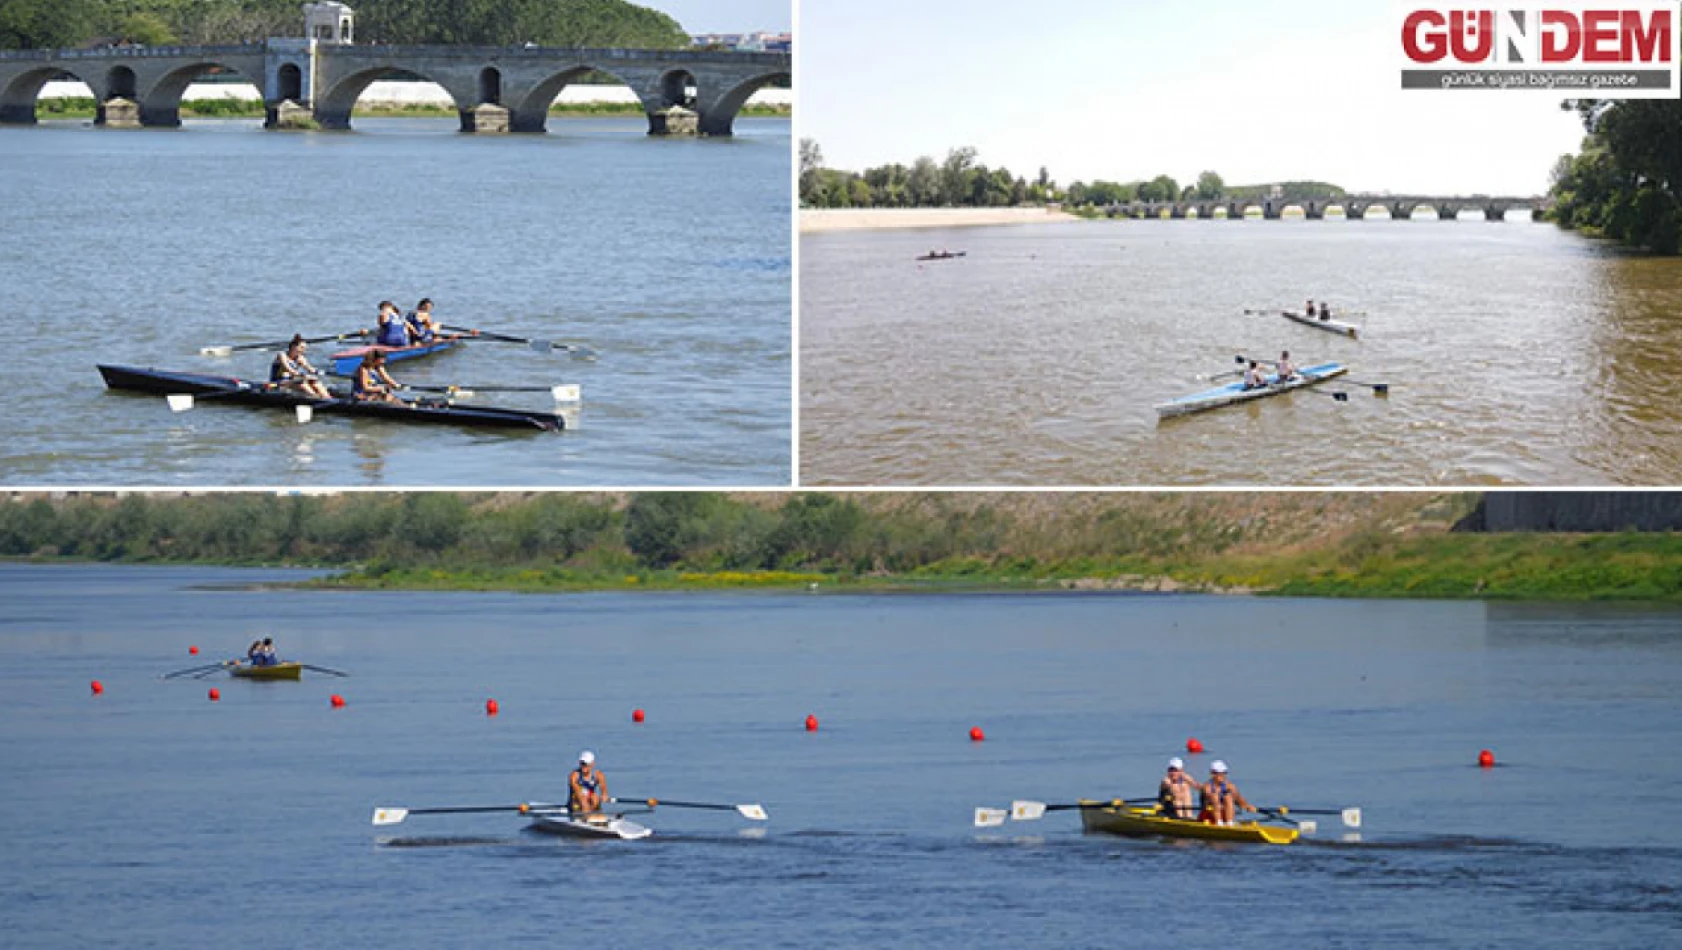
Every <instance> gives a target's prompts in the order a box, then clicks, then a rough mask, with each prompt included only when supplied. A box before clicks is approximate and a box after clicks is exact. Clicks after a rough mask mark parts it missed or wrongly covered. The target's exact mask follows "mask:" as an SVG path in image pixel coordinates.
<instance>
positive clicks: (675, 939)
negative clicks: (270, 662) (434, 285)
mask: <svg viewBox="0 0 1682 950" xmlns="http://www.w3.org/2000/svg"><path fill="white" fill-rule="evenodd" d="M285 576H295V575H285V574H279V573H276V572H240V571H232V570H214V569H196V568H189V569H166V568H113V567H104V566H86V567H82V566H76V567H66V566H52V567H38V566H19V565H0V603H4V604H5V610H4V611H3V612H0V762H3V763H4V768H3V769H0V800H4V801H5V802H6V803H7V807H6V808H5V809H4V810H3V811H0V823H3V826H0V836H3V838H4V840H5V841H6V858H7V860H6V861H4V862H3V863H0V932H4V933H6V934H7V937H6V943H7V945H8V946H20V947H46V946H65V945H73V944H111V943H120V944H122V945H125V946H170V947H175V946H188V945H210V944H218V945H227V946H249V947H270V946H272V947H290V946H296V945H299V944H300V943H310V942H315V941H319V940H322V939H324V936H325V935H329V934H330V935H332V939H333V940H334V942H336V943H339V944H343V945H349V946H354V945H369V944H380V945H403V946H418V947H435V946H436V947H445V946H461V945H466V944H473V945H486V946H489V945H504V944H533V945H554V944H556V943H557V942H565V943H569V944H570V943H575V942H576V943H580V944H582V943H586V942H589V943H594V944H597V945H609V946H670V945H753V946H835V947H858V946H894V947H901V946H903V947H925V946H941V947H976V946H983V947H1021V946H1094V947H1096V946H1161V945H1163V944H1164V943H1165V942H1171V941H1180V940H1212V941H1220V942H1235V943H1237V944H1241V945H1245V946H1262V947H1280V948H1286V947H1301V946H1355V945H1359V946H1363V947H1366V946H1417V945H1421V944H1424V945H1444V944H1448V945H1464V946H1511V947H1519V946H1527V947H1528V946H1542V945H1547V946H1632V945H1646V946H1664V945H1673V944H1675V943H1676V941H1677V939H1678V937H1679V936H1682V895H1679V894H1678V892H1677V887H1678V885H1677V882H1678V881H1679V880H1682V831H1679V830H1678V827H1677V825H1676V823H1674V822H1672V821H1668V820H1665V819H1664V816H1665V814H1666V812H1667V810H1668V808H1669V806H1670V804H1671V803H1673V802H1675V801H1677V800H1678V797H1679V795H1682V764H1679V763H1678V760H1677V757H1676V756H1675V754H1674V751H1673V750H1674V745H1675V737H1676V735H1677V733H1678V729H1679V727H1682V698H1679V697H1682V689H1679V687H1682V637H1679V634H1682V611H1677V610H1674V609H1670V610H1646V609H1636V608H1614V607H1555V606H1548V607H1528V606H1490V607H1485V606H1484V605H1479V604H1459V603H1388V602H1385V603H1377V602H1374V603H1364V602H1320V601H1291V600H1247V599H1237V598H1229V599H1221V598H1209V597H1170V596H1137V595H1135V596H1125V595H1108V594H1105V595H1071V596H1062V595H1053V596H1033V595H972V596H926V597H924V596H915V597H913V596H853V597H841V596H826V595H821V594H820V595H816V596H810V595H808V596H727V595H696V596H684V595H617V594H615V595H584V596H579V595H573V596H559V597H549V596H516V595H502V594H389V593H388V594H354V593H303V592H294V591H278V590H242V589H240V588H239V586H238V585H240V584H244V583H248V582H250V581H253V580H262V579H270V578H275V577H285ZM265 631H269V632H274V633H275V634H276V635H277V636H278V637H279V643H280V646H281V650H282V653H283V654H285V655H288V656H291V657H294V658H298V659H302V660H305V661H306V662H311V663H315V664H319V665H323V666H329V667H334V668H341V669H345V670H348V671H350V672H351V673H352V674H353V676H352V677H351V678H349V679H344V680H335V679H331V678H327V677H309V674H306V677H309V678H306V679H305V680H304V681H303V682H301V683H291V684H255V683H245V682H236V681H230V680H227V679H212V680H204V681H195V680H191V679H187V680H170V681H164V680H161V679H160V678H159V676H160V674H161V673H163V672H166V671H169V670H173V669H178V668H183V667H187V666H189V665H192V664H194V663H196V662H199V661H202V660H203V659H205V658H206V657H208V658H210V659H217V658H221V657H223V656H226V655H230V654H233V653H235V652H237V651H238V650H241V649H243V647H244V646H245V644H246V643H247V642H248V640H249V638H250V637H252V636H254V635H255V634H257V633H259V632H265ZM192 644H196V645H198V646H199V647H200V648H201V649H202V650H203V653H201V655H200V656H199V657H189V656H188V655H187V652H186V651H187V647H188V646H189V645H192ZM93 678H99V679H101V680H102V681H103V682H104V685H105V687H106V693H105V695H103V696H100V697H97V698H96V697H93V696H91V695H90V694H89V690H88V681H89V680H90V679H93ZM210 686H216V687H218V688H219V689H220V690H221V691H222V701H221V702H219V703H211V702H209V701H207V699H206V690H207V689H208V688H209V687H210ZM334 692H338V693H341V694H343V695H344V696H345V697H346V699H347V700H348V703H349V705H348V706H347V708H345V709H342V710H334V709H332V708H331V707H330V705H329V703H328V697H329V696H330V695H331V694H332V693H334ZM492 697H494V698H496V699H497V700H498V701H499V703H500V705H501V709H502V712H501V715H499V716H498V717H496V718H494V719H492V718H488V717H486V716H485V715H484V712H483V704H484V701H485V700H486V699H487V698H492ZM637 707H641V708H644V709H646V710H647V711H648V721H647V723H646V724H644V725H641V726H637V725H633V724H632V723H631V721H630V711H631V710H632V709H633V708H637ZM808 713H811V714H814V715H816V716H818V717H819V718H820V720H821V729H820V731H819V732H817V733H815V734H808V733H806V732H804V731H803V730H802V729H801V721H802V720H803V719H804V717H805V716H806V715H807V714H808ZM974 725H979V726H982V727H983V728H984V729H985V730H986V731H987V734H988V738H987V741H986V742H983V743H971V742H970V741H968V739H967V738H966V734H967V732H968V730H969V728H970V727H971V726H974ZM1188 736H1197V737H1199V738H1200V739H1201V740H1202V741H1203V742H1204V743H1205V744H1206V745H1207V747H1208V749H1209V751H1210V753H1211V755H1219V756H1221V757H1223V758H1225V759H1226V760H1227V761H1228V762H1229V763H1231V765H1232V767H1233V777H1234V778H1235V780H1236V781H1237V782H1238V784H1239V785H1240V787H1241V788H1242V789H1243V790H1244V791H1245V793H1246V795H1247V796H1249V797H1250V798H1251V799H1253V800H1256V801H1258V802H1264V803H1285V804H1295V805H1297V806H1299V807H1305V806H1330V807H1342V806H1347V805H1359V806H1361V807H1362V808H1363V809H1364V810H1365V818H1366V821H1365V826H1364V827H1363V828H1362V829H1361V831H1360V838H1361V840H1359V841H1345V840H1343V839H1342V834H1343V832H1342V829H1338V828H1336V827H1335V826H1334V822H1335V820H1334V819H1326V820H1325V821H1324V823H1323V824H1322V826H1321V831H1320V833H1319V834H1318V835H1317V836H1316V839H1315V840H1314V841H1313V842H1312V843H1308V844H1304V845H1302V846H1295V847H1291V848H1284V849H1264V848H1260V847H1224V848H1223V847H1211V846H1207V845H1200V844H1166V843H1155V842H1138V841H1126V840H1119V839H1110V838H1106V837H1087V836H1083V835H1082V834H1081V833H1080V831H1079V822H1078V819H1077V818H1075V817H1074V816H1073V815H1070V814H1067V813H1056V814H1052V815H1049V816H1047V818H1046V819H1045V820H1043V821H1040V822H1038V823H1033V824H1025V823H1018V824H1015V825H1013V826H1008V827H1005V828H1002V829H997V830H979V831H978V830H977V829H975V828H974V827H973V826H972V824H971V820H970V819H971V814H972V811H973V809H974V807H975V806H977V805H983V804H987V805H998V806H1002V805H1006V804H1008V802H1009V801H1010V800H1011V799H1012V798H1018V797H1020V798H1038V799H1042V800H1046V801H1051V802H1058V801H1068V800H1072V799H1073V798H1075V797H1079V796H1084V795H1102V796H1108V795H1127V796H1136V795H1145V794H1150V793H1151V791H1152V790H1153V789H1154V781H1155V778H1156V776H1157V774H1158V770H1159V769H1160V766H1161V764H1162V762H1163V760H1164V759H1166V758H1167V757H1168V756H1169V755H1171V754H1174V753H1175V752H1176V751H1178V750H1180V749H1181V747H1182V744H1183V743H1184V741H1185V739H1186V738H1187V737H1188ZM1486 746H1487V747H1490V748H1492V749H1494V750H1495V752H1496V754H1497V755H1498V757H1499V758H1500V760H1501V762H1502V765H1501V767H1498V768H1495V769H1492V770H1487V771H1486V770H1480V769H1478V768H1476V767H1475V766H1473V764H1472V763H1473V761H1474V759H1475V757H1476V755H1477V752H1478V750H1479V749H1480V748H1483V747H1486ZM584 747H591V748H594V749H595V750H596V751H597V752H598V753H599V754H600V756H601V761H602V765H603V767H604V769H605V770H606V774H607V775H608V777H609V780H610V788H611V789H612V790H614V791H615V792H616V793H619V794H623V795H626V796H628V797H630V796H659V797H667V798H688V799H694V800H703V801H708V800H710V801H719V802H742V801H758V802H762V803H763V804H764V805H765V806H766V808H767V809H768V810H769V811H770V813H771V821H770V822H769V823H768V824H766V825H764V826H760V827H759V828H757V829H754V828H749V827H748V823H747V822H745V821H742V820H740V819H738V818H737V817H736V816H734V815H714V814H711V813H705V812H684V811H678V810H670V809H662V810H661V811H660V812H659V813H657V814H655V815H654V816H652V817H650V818H648V819H647V822H648V823H649V824H650V825H652V826H653V827H654V828H655V829H656V834H655V837H653V838H651V839H648V840H647V841H645V842H641V843H632V844H625V843H611V844H605V843H600V842H588V843H585V842H577V841H569V840H558V839H552V838H547V837H542V836H537V835H533V834H529V833H525V832H522V831H521V830H520V822H519V821H518V820H517V819H516V818H514V817H513V816H507V817H504V816H500V815H488V816H475V815H469V816H440V817H421V816H416V817H413V818H411V819H410V820H409V821H408V822H407V823H405V824H403V825H399V826H396V827H394V828H386V829H376V828H373V827H371V826H370V824H369V817H370V814H371V812H372V809H373V808H374V807H375V806H377V805H400V806H410V807H421V806H437V805H482V804H504V803H516V802H519V801H523V800H531V799H544V798H554V797H556V796H558V795H559V794H560V789H561V788H562V782H563V777H564V774H565V771H566V770H567V769H568V768H569V767H570V763H571V761H572V759H573V757H574V756H575V755H576V753H577V752H578V750H579V749H581V748H584ZM1209 759H1210V756H1204V757H1201V758H1199V759H1194V760H1193V761H1194V765H1195V766H1196V767H1198V769H1199V771H1200V772H1201V771H1202V770H1203V769H1204V768H1206V766H1207V764H1208V761H1209ZM254 911H255V912H254Z"/></svg>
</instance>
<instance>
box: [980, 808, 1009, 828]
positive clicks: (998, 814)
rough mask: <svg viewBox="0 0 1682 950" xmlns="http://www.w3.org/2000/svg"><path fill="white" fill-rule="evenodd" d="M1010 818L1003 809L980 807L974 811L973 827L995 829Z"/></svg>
mask: <svg viewBox="0 0 1682 950" xmlns="http://www.w3.org/2000/svg"><path fill="white" fill-rule="evenodd" d="M1009 817H1010V812H1008V811H1006V810H1004V809H1003V808H986V807H981V808H977V809H976V810H975V826H976V827H977V828H997V827H999V826H1000V825H1002V824H1004V823H1005V819H1006V818H1009Z"/></svg>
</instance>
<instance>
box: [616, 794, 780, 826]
mask: <svg viewBox="0 0 1682 950" xmlns="http://www.w3.org/2000/svg"><path fill="white" fill-rule="evenodd" d="M608 801H610V802H612V803H614V804H615V805H647V806H648V807H649V808H659V807H660V806H662V805H664V806H665V807H667V808H698V809H701V810H702V811H733V812H735V813H737V814H739V815H741V816H742V817H743V818H751V819H752V820H754V821H766V820H768V819H769V818H770V817H771V816H770V815H767V814H766V813H765V808H764V807H763V806H761V805H714V804H712V803H710V802H674V801H671V800H670V799H665V798H610V799H608Z"/></svg>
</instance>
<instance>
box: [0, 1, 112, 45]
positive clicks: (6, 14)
mask: <svg viewBox="0 0 1682 950" xmlns="http://www.w3.org/2000/svg"><path fill="white" fill-rule="evenodd" d="M100 12H101V11H100V9H99V7H98V5H97V4H96V3H95V2H94V0H0V49H52V48H56V47H68V46H79V45H81V44H82V43H85V42H87V40H88V39H89V38H90V37H91V36H92V35H93V30H94V21H95V18H96V17H97V16H98V14H99V13H100Z"/></svg>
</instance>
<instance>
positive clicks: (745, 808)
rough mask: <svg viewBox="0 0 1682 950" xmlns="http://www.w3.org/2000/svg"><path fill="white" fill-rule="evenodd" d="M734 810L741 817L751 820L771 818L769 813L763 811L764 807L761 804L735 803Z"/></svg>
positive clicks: (767, 819)
mask: <svg viewBox="0 0 1682 950" xmlns="http://www.w3.org/2000/svg"><path fill="white" fill-rule="evenodd" d="M736 811H737V813H739V814H740V815H741V816H742V817H743V818H748V819H751V820H753V821H769V820H770V818H771V816H770V815H767V814H766V813H765V808H764V806H762V805H757V804H753V805H737V806H736Z"/></svg>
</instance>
